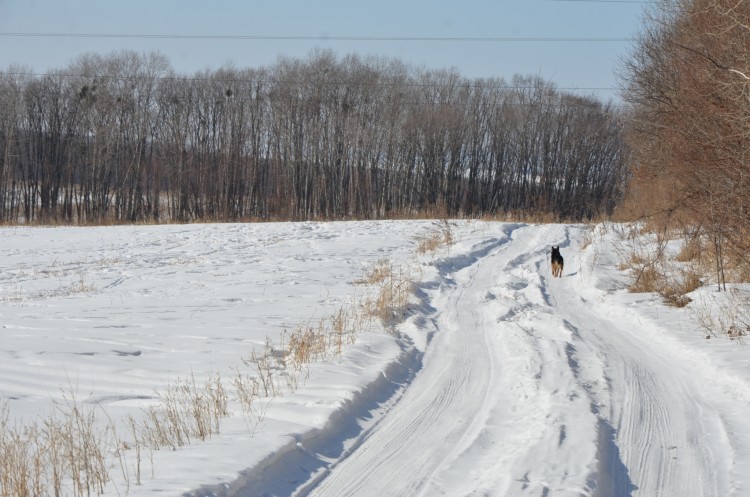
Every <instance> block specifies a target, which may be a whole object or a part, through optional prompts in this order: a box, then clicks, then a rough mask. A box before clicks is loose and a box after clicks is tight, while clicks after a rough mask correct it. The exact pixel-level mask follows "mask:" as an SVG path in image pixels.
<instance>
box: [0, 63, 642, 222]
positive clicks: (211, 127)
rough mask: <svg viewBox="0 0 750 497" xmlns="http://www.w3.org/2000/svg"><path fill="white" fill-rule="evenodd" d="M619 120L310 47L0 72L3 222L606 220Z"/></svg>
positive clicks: (537, 86)
mask: <svg viewBox="0 0 750 497" xmlns="http://www.w3.org/2000/svg"><path fill="white" fill-rule="evenodd" d="M619 112H620V111H619V110H618V109H617V108H616V107H615V106H613V105H612V104H611V103H603V102H601V101H599V100H597V99H595V98H592V97H582V96H577V95H574V94H571V93H569V92H564V91H560V90H558V89H556V87H555V86H554V85H553V84H552V83H550V82H548V81H545V80H542V79H540V78H538V77H522V76H516V77H514V78H513V79H512V80H511V81H510V82H507V81H505V80H502V79H478V80H469V79H466V78H464V77H462V76H461V75H460V74H458V73H457V72H456V71H453V70H426V69H418V68H414V67H411V66H407V65H405V64H404V63H402V62H400V61H398V60H393V59H387V60H386V59H380V58H361V57H358V56H356V55H349V56H345V57H337V56H336V55H334V54H333V53H332V52H329V51H316V52H313V53H311V54H310V55H309V56H308V57H307V58H305V59H291V58H289V59H279V61H278V62H277V63H276V64H275V65H273V66H270V67H263V68H255V69H237V68H233V67H224V68H221V69H218V70H211V71H203V72H199V73H195V74H192V75H180V74H176V73H175V72H174V71H173V70H172V69H171V68H170V63H169V61H168V60H167V59H166V58H165V57H164V56H162V55H160V54H154V53H152V54H137V53H134V52H118V53H114V54H111V55H107V56H99V55H92V54H87V55H82V56H80V57H79V58H78V59H76V60H75V61H74V62H72V63H71V64H70V65H69V66H68V67H66V68H63V69H59V70H55V71H51V72H49V73H46V74H39V75H37V74H32V73H30V72H29V71H28V70H24V69H22V68H16V67H11V68H9V69H7V70H6V71H0V221H2V222H8V223H17V222H22V223H35V222H41V223H48V222H56V223H81V224H84V223H86V224H88V223H104V222H154V221H156V222H188V221H201V220H203V221H232V220H306V219H348V218H357V219H373V218H387V217H410V216H416V215H435V216H451V217H454V216H483V215H495V214H502V213H508V212H521V211H522V212H526V213H529V212H531V213H549V214H551V215H552V216H554V217H555V218H558V219H588V218H592V217H595V216H599V215H604V214H608V213H611V211H612V210H613V208H614V207H615V205H616V204H617V202H618V201H619V199H620V198H621V196H622V195H623V191H624V189H625V186H626V182H627V180H628V170H627V167H626V160H625V145H624V138H623V136H622V135H623V133H622V130H621V121H622V120H621V118H620V116H619V115H618V114H619Z"/></svg>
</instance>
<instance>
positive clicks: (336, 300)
mask: <svg viewBox="0 0 750 497" xmlns="http://www.w3.org/2000/svg"><path fill="white" fill-rule="evenodd" d="M434 229H435V224H434V223H433V222H430V221H381V222H340V223H284V224H207V225H187V226H174V225H170V226H128V227H102V228H23V227H17V228H7V227H6V228H2V229H0V233H1V235H0V236H1V237H2V238H0V247H2V253H3V257H2V258H1V259H0V398H2V402H3V403H5V404H6V406H7V410H8V413H9V419H10V420H11V423H12V424H13V425H14V426H19V425H23V423H30V422H33V420H34V419H38V418H40V417H44V416H48V415H50V413H53V412H54V411H55V405H57V406H60V405H66V402H67V403H68V405H69V404H70V399H71V397H75V399H76V402H78V403H80V405H82V406H85V408H86V409H93V410H95V411H97V412H103V413H106V415H105V416H104V418H106V419H109V420H112V422H113V423H114V424H115V425H118V424H122V422H121V421H119V420H122V419H124V418H125V417H126V416H128V415H132V416H135V417H138V416H140V415H142V413H143V412H144V410H145V409H146V408H148V406H153V405H156V404H158V402H159V393H160V392H163V390H164V388H166V387H167V386H168V385H170V384H174V383H175V382H179V381H180V379H184V378H188V377H191V378H192V377H194V378H195V380H196V382H198V383H200V382H203V381H205V380H206V379H207V378H210V377H215V375H217V374H218V375H220V376H221V378H223V379H224V380H223V381H226V382H227V385H226V386H227V390H228V392H229V396H230V403H229V411H230V412H229V416H228V417H227V418H225V419H223V421H222V423H221V428H220V432H219V433H218V434H214V435H213V436H212V437H211V438H210V439H208V440H207V441H193V443H191V444H190V445H186V446H183V447H179V448H178V449H177V450H165V449H162V450H158V451H155V452H153V453H152V454H147V455H143V456H142V458H143V459H144V461H143V462H142V466H143V467H142V473H143V474H142V477H141V479H142V483H141V484H140V485H137V484H136V481H135V479H136V477H135V475H134V468H135V465H136V456H135V451H134V450H133V448H132V447H131V448H129V450H121V451H120V453H119V458H114V457H113V458H111V459H110V460H109V461H108V464H110V465H111V467H112V471H111V474H112V478H113V481H112V483H110V484H109V485H108V486H107V487H106V489H105V494H106V495H111V496H114V495H126V494H127V495H132V496H149V497H151V496H178V495H193V496H209V495H223V496H238V497H251V496H265V495H269V496H270V495H277V496H292V495H310V496H313V495H314V496H326V497H328V496H360V495H367V496H386V495H387V496H426V497H430V496H435V495H448V496H468V495H489V496H506V495H507V496H526V495H528V496H567V495H571V496H578V495H589V496H644V497H654V496H730V495H736V496H741V495H750V417H748V416H747V412H748V408H749V407H750V355H749V354H750V353H749V352H748V349H747V348H746V346H745V345H739V344H737V343H736V342H733V341H730V340H728V339H725V338H718V339H712V340H706V339H705V338H704V333H703V332H701V331H700V330H699V328H698V327H697V326H696V325H695V324H694V322H693V320H692V317H693V316H692V315H691V306H692V304H691V306H688V308H686V309H674V308H669V307H665V306H664V305H663V304H662V303H661V301H660V300H659V299H658V297H656V296H654V295H651V294H631V293H628V292H627V291H626V290H625V289H624V285H625V282H626V275H625V274H624V273H622V272H621V271H620V270H618V266H619V262H620V261H619V260H618V257H617V254H616V251H615V250H614V249H613V244H614V243H620V242H619V237H618V234H617V232H616V230H614V229H612V228H609V229H604V227H602V226H599V227H597V228H596V229H595V230H594V233H593V234H592V229H591V227H585V226H579V225H526V224H504V223H489V222H478V221H465V222H464V221H460V222H455V223H453V237H454V239H455V241H456V243H455V244H453V245H452V246H450V247H448V248H441V249H439V250H438V251H437V252H436V253H434V254H433V253H427V254H422V255H417V254H416V247H417V243H418V241H417V238H418V237H419V236H421V235H424V234H426V233H429V232H430V231H432V230H434ZM558 244H559V245H560V246H561V251H562V254H563V256H564V257H565V270H564V272H563V277H562V278H559V279H553V278H551V272H550V267H549V263H548V252H549V247H550V245H558ZM383 259H388V260H390V261H393V262H394V263H396V264H398V265H401V266H403V267H409V268H411V271H412V274H414V275H417V276H418V279H419V283H418V284H417V286H416V289H415V294H414V296H413V298H412V303H411V306H410V309H409V311H408V313H407V315H406V318H405V320H404V321H403V322H401V323H400V324H398V325H397V326H396V327H395V329H390V330H388V329H385V328H384V327H383V326H382V325H381V324H380V323H379V322H378V321H370V322H367V323H364V322H363V327H364V329H363V330H362V332H361V333H360V334H359V335H358V336H357V338H356V343H355V344H353V345H349V346H347V347H345V348H344V350H343V353H342V354H340V355H335V356H331V357H330V358H329V359H328V360H325V361H319V362H314V363H312V364H310V365H309V366H308V368H309V369H305V375H304V376H305V377H304V378H303V379H302V381H301V383H300V385H299V388H297V389H296V390H295V391H293V392H288V391H287V392H279V394H278V395H276V396H274V397H273V398H272V399H270V398H269V399H264V400H263V401H262V402H259V403H258V409H262V410H263V413H262V416H261V419H260V420H258V419H256V420H255V422H253V421H252V420H251V419H250V418H249V417H248V416H246V415H243V414H242V412H241V409H240V406H239V404H238V402H236V401H235V400H234V399H233V395H234V392H233V389H232V385H231V382H230V381H228V380H229V379H230V378H232V375H233V374H236V372H237V371H238V370H242V368H247V365H246V364H245V363H244V362H243V359H245V360H246V359H247V358H248V357H250V356H251V354H252V352H253V351H254V350H255V351H261V350H263V348H264V344H265V342H266V340H267V339H270V341H271V342H272V343H274V344H278V343H280V342H282V341H283V338H284V336H288V335H287V334H286V333H284V332H285V330H286V332H287V333H288V332H289V331H290V330H293V329H295V327H297V326H298V325H300V324H303V323H310V322H314V321H315V320H316V319H320V318H322V317H324V316H328V315H331V314H332V313H335V312H336V310H337V309H340V308H341V307H342V306H347V305H352V304H351V303H352V302H355V304H354V305H356V302H359V301H361V300H360V299H363V298H364V296H365V295H366V294H368V292H370V291H371V289H370V288H369V287H368V285H363V284H361V283H360V280H361V279H362V278H363V275H365V274H367V272H368V271H369V270H370V269H371V268H373V267H375V266H376V265H377V263H378V261H381V260H383ZM713 293H714V292H713V290H712V289H710V288H703V289H701V290H699V291H698V292H696V295H694V297H696V298H698V297H703V298H704V301H707V302H710V299H711V297H712V296H713ZM697 301H698V300H696V302H697ZM251 372H252V371H249V370H248V374H249V373H251ZM66 399H67V400H66ZM123 436H124V437H125V438H127V436H126V435H123ZM122 464H124V465H125V467H126V470H125V471H123V470H122V468H121V465H122Z"/></svg>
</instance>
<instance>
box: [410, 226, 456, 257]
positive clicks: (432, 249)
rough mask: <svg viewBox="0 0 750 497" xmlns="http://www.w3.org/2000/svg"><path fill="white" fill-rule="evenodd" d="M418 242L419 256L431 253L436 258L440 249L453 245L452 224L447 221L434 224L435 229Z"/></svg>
mask: <svg viewBox="0 0 750 497" xmlns="http://www.w3.org/2000/svg"><path fill="white" fill-rule="evenodd" d="M417 242H418V243H417V254H419V255H425V254H427V253H430V254H432V255H433V256H434V255H435V253H436V252H437V250H438V249H439V248H441V247H444V246H450V245H453V242H454V240H453V229H452V227H451V224H450V223H449V222H448V221H447V220H446V219H443V220H442V221H440V222H436V223H434V227H433V229H432V230H430V232H429V233H427V234H426V235H424V236H422V237H420V238H419V239H418V240H417Z"/></svg>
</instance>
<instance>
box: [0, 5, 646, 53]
mask: <svg viewBox="0 0 750 497" xmlns="http://www.w3.org/2000/svg"><path fill="white" fill-rule="evenodd" d="M557 1H559V0H557ZM600 1H601V0H600ZM0 37H8V38H136V39H138V38H142V39H174V40H251V41H252V40H259V41H278V40H281V41H385V42H480V43H618V42H627V41H632V38H616V37H612V38H608V37H544V36H540V37H533V36H532V37H491V36H326V35H318V36H284V35H280V36H266V35H189V34H146V33H140V34H132V33H41V32H39V33H21V32H0Z"/></svg>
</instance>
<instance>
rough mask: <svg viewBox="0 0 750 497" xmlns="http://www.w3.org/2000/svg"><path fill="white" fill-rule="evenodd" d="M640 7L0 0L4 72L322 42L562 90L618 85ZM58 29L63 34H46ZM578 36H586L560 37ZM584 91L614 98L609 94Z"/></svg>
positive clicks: (279, 49) (251, 54)
mask: <svg viewBox="0 0 750 497" xmlns="http://www.w3.org/2000/svg"><path fill="white" fill-rule="evenodd" d="M645 5H646V3H645V2H640V1H634V0H612V1H605V0H572V1H570V0H462V1H442V0H439V1H436V0H430V1H428V0H380V1H377V2H366V3H365V2H358V1H356V0H348V1H347V0H306V1H305V0H265V1H262V2H261V1H252V0H214V1H213V2H208V1H199V0H150V1H144V0H118V1H111V0H0V69H2V70H7V69H8V67H9V66H10V65H11V64H20V65H23V66H26V67H27V68H29V69H31V70H32V71H34V72H36V73H44V72H46V71H49V70H51V69H63V68H65V67H66V66H67V65H68V63H70V62H71V61H72V60H73V59H74V58H75V57H76V56H78V55H80V54H82V53H86V52H97V53H102V54H107V53H110V52H112V51H115V50H119V49H130V50H135V51H137V52H149V51H158V52H161V53H163V54H164V55H166V56H167V58H168V59H169V60H170V62H171V63H172V67H173V68H174V69H175V70H176V71H177V72H179V73H183V74H191V73H193V72H195V71H199V70H203V69H216V68H218V67H221V66H223V65H226V64H232V65H234V66H235V67H260V66H264V65H270V64H273V63H274V62H275V61H276V60H277V58H278V57H279V56H283V55H285V56H293V57H305V56H307V54H308V53H309V52H310V51H311V50H312V49H313V48H316V47H318V48H327V49H332V50H333V51H334V52H335V53H337V54H339V55H345V54H348V53H357V54H361V55H381V56H387V57H396V58H399V59H400V60H402V61H404V62H406V63H409V64H413V65H417V66H424V67H428V68H435V69H438V68H456V69H457V70H458V71H459V72H460V73H461V74H462V75H464V76H466V77H469V78H479V77H503V78H506V79H510V78H511V77H512V76H513V75H514V74H523V75H539V76H542V77H543V78H545V79H550V80H552V81H554V82H555V83H556V84H557V85H558V86H559V87H561V88H612V87H616V86H617V78H616V76H615V74H614V73H613V70H614V69H615V67H616V65H617V63H618V60H620V59H621V58H622V57H624V56H625V55H626V54H627V53H628V51H629V50H631V48H632V43H630V42H628V41H613V39H626V38H632V37H633V36H634V35H635V34H636V33H637V32H638V31H639V29H640V26H641V16H642V11H643V9H644V7H645ZM51 34H55V35H59V36H46V35H51ZM39 35H45V36H39ZM71 35H128V36H127V37H101V36H86V37H74V36H71ZM143 35H150V36H153V35H159V36H160V37H149V36H143ZM182 36H185V37H182ZM205 36H208V37H210V36H221V37H228V38H206V37H205ZM242 37H245V38H242ZM295 38H296V39H295ZM300 38H304V39H300ZM337 38H359V39H337ZM447 38H453V39H447ZM456 38H462V39H463V40H457V39H456ZM477 38H479V39H481V40H477ZM523 38H525V39H526V40H520V39H523ZM529 38H534V39H537V40H538V39H539V38H542V39H547V40H545V41H531V40H529ZM550 38H557V39H558V41H549V39H550ZM571 38H575V39H583V41H559V39H571ZM509 39H510V40H509ZM583 92H584V93H586V94H595V95H598V96H599V97H601V98H603V99H605V100H606V99H609V98H610V97H612V98H616V92H615V91H612V90H596V91H593V90H592V91H588V90H585V91H583Z"/></svg>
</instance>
